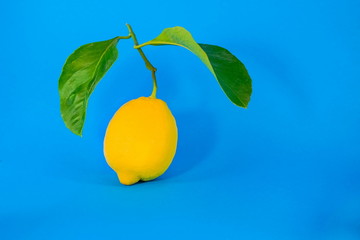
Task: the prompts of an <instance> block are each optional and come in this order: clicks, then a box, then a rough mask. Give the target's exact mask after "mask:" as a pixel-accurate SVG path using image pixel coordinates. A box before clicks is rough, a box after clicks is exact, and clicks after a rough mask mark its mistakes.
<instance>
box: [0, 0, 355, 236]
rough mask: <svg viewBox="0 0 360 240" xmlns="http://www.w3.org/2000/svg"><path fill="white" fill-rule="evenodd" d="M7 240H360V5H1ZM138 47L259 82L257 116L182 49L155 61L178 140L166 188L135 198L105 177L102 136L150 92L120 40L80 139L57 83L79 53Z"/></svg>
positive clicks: (139, 190)
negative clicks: (182, 38)
mask: <svg viewBox="0 0 360 240" xmlns="http://www.w3.org/2000/svg"><path fill="white" fill-rule="evenodd" d="M0 9H1V10H0V11H1V14H0V22H1V26H2V27H1V32H0V34H1V38H0V43H1V54H0V80H1V88H0V102H1V105H0V106H1V113H0V123H1V124H0V148H1V151H0V239H2V240H8V239H143V238H144V239H145V238H146V239H255V240H257V239H259V240H267V239H286V240H288V239H307V240H308V239H316V240H323V239H326V240H330V239H342V240H347V239H360V162H359V160H360V146H359V143H360V139H359V130H360V125H359V123H360V98H359V87H360V81H359V80H360V68H359V64H360V60H359V59H360V49H359V48H360V44H359V43H360V31H359V29H360V14H359V9H360V2H359V1H356V0H353V1H351V0H344V1H310V0H305V1H304V0H302V1H300V0H296V1H285V0H279V1H258V0H256V1H250V0H248V1H237V0H232V1H226V0H225V1H193V0H192V1H188V0H185V1H181V2H173V1H141V0H140V1H136V2H132V1H106V0H102V1H68V0H61V1H60V0H54V1H13V2H11V1H2V2H1V3H0ZM126 22H128V23H130V24H132V26H133V28H134V30H135V32H136V33H137V35H138V38H139V41H140V42H144V41H147V40H150V39H152V38H153V37H155V36H157V35H158V34H159V33H160V31H161V30H162V29H163V28H165V27H172V26H177V25H179V26H183V27H185V28H187V29H188V30H189V31H190V32H192V33H193V36H194V38H195V39H196V40H197V41H198V42H201V43H209V44H215V45H220V46H222V47H225V48H227V49H229V50H230V51H231V52H232V53H233V54H235V55H236V56H237V57H238V58H239V59H241V60H242V61H243V62H244V63H245V65H246V66H247V68H248V70H249V72H250V74H251V76H252V78H253V89H254V92H253V96H252V100H251V103H250V105H249V108H248V109H246V110H245V109H241V108H237V107H236V106H234V105H233V104H231V102H230V101H229V100H228V99H227V98H226V97H225V95H224V94H223V92H222V91H221V89H220V88H219V87H218V84H217V83H216V81H215V80H214V78H213V77H212V76H211V74H210V73H209V72H208V70H207V69H206V67H205V66H203V64H202V63H201V62H200V61H199V60H198V59H197V58H196V57H195V56H194V55H192V54H191V53H190V52H187V51H186V50H185V49H181V48H177V47H151V46H149V47H146V48H144V51H145V52H146V54H147V55H148V57H149V58H150V59H151V61H152V63H153V64H154V65H155V66H156V67H157V68H158V84H159V92H158V95H159V97H160V98H162V99H163V100H165V101H166V102H167V103H168V105H169V107H170V108H171V110H172V112H173V114H174V115H175V117H176V119H177V123H178V127H179V144H178V152H177V155H176V157H175V159H174V162H173V164H172V165H171V167H170V169H169V170H168V171H167V172H166V173H165V174H164V175H163V176H162V177H160V178H159V179H158V180H156V181H152V182H148V183H142V184H137V185H134V186H131V187H126V186H122V185H120V184H119V183H118V181H117V178H116V175H115V173H114V172H113V171H112V170H111V169H110V168H109V167H108V166H107V165H106V162H105V159H104V157H103V153H102V141H103V136H104V133H105V129H106V126H107V123H108V121H109V120H110V118H111V117H112V115H113V113H114V112H115V111H116V110H117V109H118V108H119V107H120V106H121V105H122V104H123V103H125V102H126V101H128V100H130V99H133V98H137V97H140V96H143V95H145V96H147V95H149V94H150V93H151V79H150V74H149V72H148V71H147V70H146V69H145V67H144V66H143V63H142V60H141V58H140V57H139V56H138V54H137V52H136V51H135V50H133V49H132V48H131V47H132V42H131V41H129V40H124V41H121V42H120V43H119V45H118V48H119V52H120V56H119V59H118V61H117V62H116V63H115V65H114V67H113V68H112V69H111V70H110V71H109V73H108V74H107V75H106V76H105V78H104V79H103V80H102V81H101V82H100V84H99V85H98V87H97V89H96V90H95V92H94V94H93V95H92V97H91V99H90V102H89V109H88V115H87V121H86V124H85V129H84V137H83V138H80V137H78V136H75V135H73V134H72V133H71V132H70V131H69V130H68V129H66V128H65V126H64V124H63V122H62V120H61V117H60V113H59V96H58V92H57V80H58V77H59V75H60V71H61V67H62V65H63V63H64V61H65V59H66V57H67V56H68V55H69V54H70V53H71V52H72V51H73V50H74V49H76V48H77V47H79V46H80V45H83V44H85V43H89V42H94V41H100V40H106V39H110V38H112V37H114V36H117V35H126V34H127V30H126V27H125V25H124V24H125V23H126Z"/></svg>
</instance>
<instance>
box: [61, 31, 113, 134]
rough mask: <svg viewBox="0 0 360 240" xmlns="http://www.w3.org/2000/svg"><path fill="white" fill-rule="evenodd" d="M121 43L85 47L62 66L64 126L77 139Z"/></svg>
mask: <svg viewBox="0 0 360 240" xmlns="http://www.w3.org/2000/svg"><path fill="white" fill-rule="evenodd" d="M118 41H119V38H117V37H116V38H113V39H110V40H107V41H101V42H94V43H89V44H86V45H83V46H81V47H79V48H78V49H76V50H75V51H74V52H73V53H72V54H71V55H70V56H69V57H68V59H67V60H66V62H65V64H64V66H63V69H62V73H61V76H60V79H59V94H60V110H61V116H62V118H63V120H64V122H65V125H66V126H67V127H68V128H69V129H70V130H71V131H72V132H73V133H75V134H77V135H80V136H81V135H82V129H83V126H84V122H85V116H86V108H87V104H88V100H89V97H90V95H91V93H92V92H93V91H94V88H95V86H96V85H97V83H98V82H99V81H100V80H101V78H102V77H103V76H104V75H105V73H106V72H107V71H108V70H109V69H110V67H111V66H112V64H113V63H114V62H115V60H116V59H117V56H118V51H117V49H116V44H117V42H118Z"/></svg>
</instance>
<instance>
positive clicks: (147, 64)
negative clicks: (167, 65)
mask: <svg viewBox="0 0 360 240" xmlns="http://www.w3.org/2000/svg"><path fill="white" fill-rule="evenodd" d="M126 27H127V28H128V30H129V35H130V37H131V38H132V39H133V40H134V44H135V46H134V48H135V49H136V50H138V52H139V53H140V56H141V58H142V59H143V60H144V62H145V66H146V68H147V69H149V70H150V71H151V77H152V80H153V91H152V93H151V95H150V97H152V98H156V91H157V82H156V75H155V72H156V68H155V67H154V66H153V65H152V64H151V63H150V61H149V59H147V57H146V56H145V54H144V52H143V50H142V49H141V47H138V45H139V42H138V41H137V38H136V35H135V33H134V31H133V29H132V27H131V26H130V24H128V23H127V24H126Z"/></svg>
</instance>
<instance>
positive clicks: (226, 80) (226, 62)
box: [137, 27, 252, 108]
mask: <svg viewBox="0 0 360 240" xmlns="http://www.w3.org/2000/svg"><path fill="white" fill-rule="evenodd" d="M146 45H155V46H157V45H177V46H181V47H184V48H186V49H188V50H190V51H191V52H193V53H194V54H195V55H196V56H198V57H199V58H200V59H201V61H202V62H203V63H204V64H205V65H206V66H207V68H208V69H209V70H210V71H211V73H212V74H213V75H214V76H215V78H216V79H217V81H218V82H219V84H220V86H221V88H222V90H223V91H224V92H225V94H226V96H227V97H228V98H229V99H230V100H231V101H232V102H233V103H234V104H236V105H238V106H240V107H244V108H246V107H247V105H248V103H249V101H250V96H251V92H252V87H251V78H250V76H249V74H248V72H247V70H246V68H245V66H244V64H242V62H240V60H239V59H237V58H236V57H235V56H234V55H232V54H231V53H230V52H229V51H228V50H226V49H224V48H222V47H219V46H214V45H208V44H198V43H197V42H195V40H194V39H193V37H192V36H191V34H190V32H188V31H187V30H186V29H185V28H182V27H173V28H166V29H164V30H163V31H162V33H161V34H160V35H159V36H157V37H156V38H155V39H153V40H151V41H149V42H146V43H143V44H141V45H139V46H137V47H138V48H139V47H143V46H146Z"/></svg>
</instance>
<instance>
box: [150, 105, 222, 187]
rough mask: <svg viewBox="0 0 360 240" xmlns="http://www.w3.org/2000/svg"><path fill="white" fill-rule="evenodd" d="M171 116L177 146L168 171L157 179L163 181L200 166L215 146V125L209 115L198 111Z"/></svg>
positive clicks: (211, 116) (212, 117)
mask: <svg viewBox="0 0 360 240" xmlns="http://www.w3.org/2000/svg"><path fill="white" fill-rule="evenodd" d="M173 114H174V116H175V118H176V124H177V127H178V145H177V151H176V154H175V157H174V159H173V162H172V163H171V165H170V167H169V169H168V170H167V171H166V172H165V173H164V174H163V175H162V176H160V177H159V178H160V179H163V180H165V179H167V178H171V177H176V176H179V175H182V174H184V173H185V172H187V171H189V170H191V169H193V168H194V167H196V166H197V165H200V164H201V163H202V162H203V161H204V160H205V159H206V158H207V156H209V154H210V153H211V152H212V150H213V148H214V146H215V144H216V124H215V119H214V116H213V115H212V114H211V113H209V112H206V111H203V110H198V111H191V112H183V113H178V114H176V113H173ZM154 181H156V179H155V180H154Z"/></svg>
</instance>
